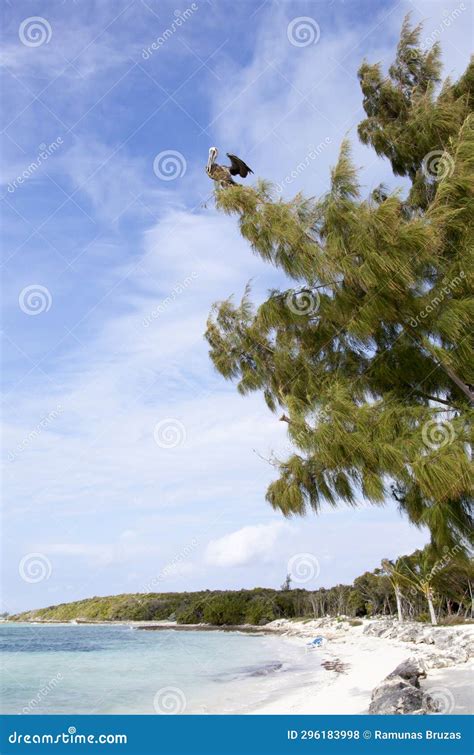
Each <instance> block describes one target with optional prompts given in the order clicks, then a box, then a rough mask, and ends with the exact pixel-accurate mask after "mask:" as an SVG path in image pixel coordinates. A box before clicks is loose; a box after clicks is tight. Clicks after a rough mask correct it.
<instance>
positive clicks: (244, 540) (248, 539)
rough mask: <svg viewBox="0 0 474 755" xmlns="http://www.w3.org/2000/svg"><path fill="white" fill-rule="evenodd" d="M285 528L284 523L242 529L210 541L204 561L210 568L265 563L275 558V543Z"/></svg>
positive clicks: (271, 523)
mask: <svg viewBox="0 0 474 755" xmlns="http://www.w3.org/2000/svg"><path fill="white" fill-rule="evenodd" d="M287 528H288V525H287V524H285V523H284V522H270V523H269V524H257V525H253V526H249V527H242V529H240V530H237V531H236V532H231V533H230V534H228V535H224V536H223V537H220V538H218V539H216V540H211V542H210V543H209V545H208V546H207V548H206V555H205V557H206V561H207V563H208V564H210V565H211V566H223V567H226V566H244V565H245V564H249V563H256V562H258V561H262V560H263V561H267V560H269V559H271V558H273V557H274V556H275V549H276V545H277V542H278V540H279V539H280V538H281V537H282V535H283V533H284V532H285V530H286V529H287Z"/></svg>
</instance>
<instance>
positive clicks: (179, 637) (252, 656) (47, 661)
mask: <svg viewBox="0 0 474 755" xmlns="http://www.w3.org/2000/svg"><path fill="white" fill-rule="evenodd" d="M300 642H301V644H298V643H295V642H292V641H290V640H288V639H286V638H282V637H279V636H275V635H271V634H258V635H256V634H248V633H244V632H226V631H217V630H216V631H194V630H192V631H191V630H190V631H175V630H159V631H146V630H142V629H137V628H135V627H131V626H127V625H114V626H111V625H84V624H77V625H74V624H53V625H51V624H10V623H3V624H0V664H1V672H2V673H1V674H0V680H1V681H0V712H1V713H3V714H6V713H10V714H20V715H31V714H99V713H102V714H127V713H128V714H134V713H135V714H150V715H156V714H158V715H173V714H206V713H207V714H216V713H218V714H224V713H251V712H253V711H254V710H257V709H258V707H259V706H260V705H261V704H262V703H266V702H270V701H273V700H275V699H278V698H281V697H282V696H284V694H285V691H288V690H291V689H294V688H295V687H299V688H301V686H303V685H309V684H314V682H315V680H317V679H318V678H319V677H320V676H321V666H320V657H319V653H318V652H317V650H314V649H311V648H309V647H307V646H306V645H305V643H304V641H303V640H301V641H300Z"/></svg>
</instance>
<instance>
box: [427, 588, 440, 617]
mask: <svg viewBox="0 0 474 755" xmlns="http://www.w3.org/2000/svg"><path fill="white" fill-rule="evenodd" d="M426 600H427V601H428V608H429V611H430V619H431V623H432V624H433V625H434V626H436V625H437V624H438V619H437V618H436V613H435V610H434V605H433V593H432V592H431V590H430V591H429V592H427V593H426Z"/></svg>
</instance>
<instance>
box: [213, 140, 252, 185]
mask: <svg viewBox="0 0 474 755" xmlns="http://www.w3.org/2000/svg"><path fill="white" fill-rule="evenodd" d="M218 154H219V153H218V151H217V147H211V149H210V150H209V158H208V161H207V165H206V173H207V175H208V176H209V178H212V180H213V181H215V182H216V183H217V184H218V185H219V186H220V188H221V189H225V188H226V187H228V186H235V185H236V183H235V181H234V179H233V178H232V176H240V177H241V178H247V176H248V174H249V173H253V170H252V169H251V168H249V166H248V165H246V164H245V163H244V161H243V160H241V159H240V157H237V156H236V155H230V154H229V153H227V157H228V158H229V160H230V162H231V164H230V165H218V164H217V163H216V160H217V155H218Z"/></svg>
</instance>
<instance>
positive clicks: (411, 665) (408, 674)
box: [386, 658, 426, 688]
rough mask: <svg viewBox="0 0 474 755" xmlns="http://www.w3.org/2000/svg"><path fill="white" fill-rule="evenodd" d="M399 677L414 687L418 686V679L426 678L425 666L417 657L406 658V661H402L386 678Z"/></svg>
mask: <svg viewBox="0 0 474 755" xmlns="http://www.w3.org/2000/svg"><path fill="white" fill-rule="evenodd" d="M395 677H400V678H401V679H404V680H405V681H407V682H409V683H410V684H413V686H414V687H418V688H419V687H420V682H419V679H420V678H421V679H425V678H426V668H425V665H424V663H423V662H422V661H419V660H418V659H417V658H407V660H406V661H402V662H401V663H400V664H399V665H398V666H397V668H396V669H394V670H393V671H392V673H391V674H389V675H388V676H387V677H386V678H387V679H393V678H395Z"/></svg>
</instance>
